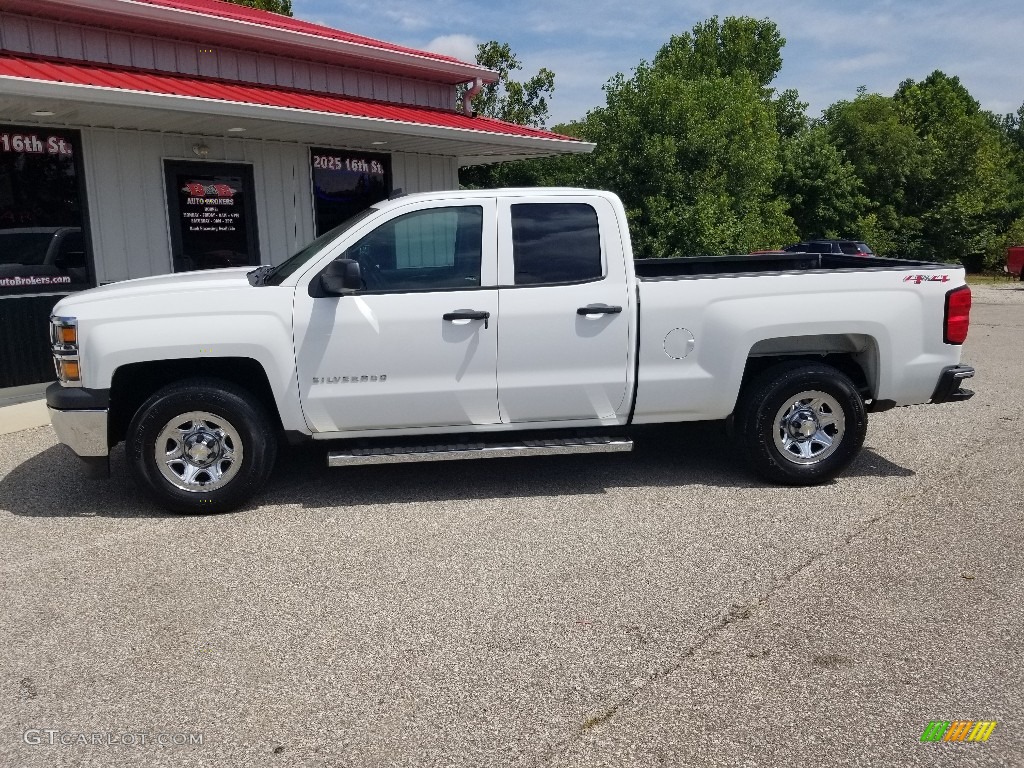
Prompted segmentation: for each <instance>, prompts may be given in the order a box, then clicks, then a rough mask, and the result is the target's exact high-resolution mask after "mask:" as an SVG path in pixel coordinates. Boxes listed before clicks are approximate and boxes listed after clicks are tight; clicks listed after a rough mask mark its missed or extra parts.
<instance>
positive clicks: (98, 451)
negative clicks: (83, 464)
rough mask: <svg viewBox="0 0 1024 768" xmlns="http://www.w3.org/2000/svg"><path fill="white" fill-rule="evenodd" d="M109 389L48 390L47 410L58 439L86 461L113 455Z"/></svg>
mask: <svg viewBox="0 0 1024 768" xmlns="http://www.w3.org/2000/svg"><path fill="white" fill-rule="evenodd" d="M109 404H110V390H107V389H82V388H80V387H62V386H61V385H60V384H51V385H50V386H49V387H47V389H46V407H47V409H48V410H49V411H50V423H51V424H53V429H54V431H55V432H56V433H57V438H58V439H59V440H60V441H61V442H62V443H64V445H66V446H68V448H70V449H71V450H72V451H74V452H75V453H76V454H78V456H80V457H81V458H83V459H97V458H103V457H105V456H107V455H109V453H110V445H109V441H108V439H107V421H108V414H109V410H110V409H109Z"/></svg>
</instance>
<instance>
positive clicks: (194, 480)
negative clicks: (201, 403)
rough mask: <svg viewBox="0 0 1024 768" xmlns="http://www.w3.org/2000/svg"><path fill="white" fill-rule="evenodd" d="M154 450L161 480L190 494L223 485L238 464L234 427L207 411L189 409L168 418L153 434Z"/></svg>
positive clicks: (239, 453) (239, 454) (239, 444)
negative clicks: (154, 439)
mask: <svg viewBox="0 0 1024 768" xmlns="http://www.w3.org/2000/svg"><path fill="white" fill-rule="evenodd" d="M154 453H155V456H154V458H155V459H156V465H157V467H159V469H160V474H161V475H163V477H164V479H165V480H167V482H169V483H170V484H171V485H173V486H174V487H175V488H180V489H181V490H183V491H189V492H190V493H206V492H209V491H215V490H217V489H218V488H223V487H224V486H225V485H227V484H228V483H229V482H231V479H232V478H233V477H234V476H235V475H236V474H238V470H239V468H240V467H241V466H242V440H241V438H239V436H238V430H237V429H235V427H234V425H232V424H231V422H230V421H228V420H227V419H225V418H224V417H222V416H217V415H216V414H213V413H209V412H208V411H190V412H189V413H183V414H181V415H180V416H175V417H174V418H173V419H171V420H170V421H168V422H167V423H166V424H165V425H164V428H163V429H161V430H160V433H159V434H158V435H157V438H156V443H155V446H154Z"/></svg>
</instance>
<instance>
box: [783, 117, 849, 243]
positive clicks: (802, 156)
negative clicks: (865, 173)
mask: <svg viewBox="0 0 1024 768" xmlns="http://www.w3.org/2000/svg"><path fill="white" fill-rule="evenodd" d="M781 153H782V173H781V175H780V177H779V193H780V195H781V197H782V198H783V199H784V200H786V201H787V202H788V203H789V213H790V215H791V216H792V217H793V221H794V222H795V223H796V227H797V230H798V231H799V232H800V237H801V238H814V237H851V236H853V235H860V230H861V227H862V225H863V224H864V220H863V217H864V215H865V214H866V213H867V207H868V199H867V198H866V197H865V196H864V194H863V191H862V190H863V184H862V183H861V180H860V179H859V178H858V177H857V172H856V169H855V168H854V167H853V164H852V163H850V162H849V161H848V160H846V158H845V157H844V156H843V154H842V152H841V151H840V150H839V148H838V147H836V145H835V144H834V143H833V142H832V139H831V137H830V136H829V135H828V131H827V129H826V128H825V127H824V126H815V127H813V128H810V129H808V130H805V131H802V132H800V133H798V134H797V135H795V136H792V137H788V138H783V140H782V147H781Z"/></svg>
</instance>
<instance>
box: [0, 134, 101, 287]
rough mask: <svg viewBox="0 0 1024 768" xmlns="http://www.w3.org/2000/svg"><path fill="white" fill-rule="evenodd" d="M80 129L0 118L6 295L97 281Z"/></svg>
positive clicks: (0, 264) (0, 229)
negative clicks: (88, 240) (89, 253)
mask: <svg viewBox="0 0 1024 768" xmlns="http://www.w3.org/2000/svg"><path fill="white" fill-rule="evenodd" d="M80 156H81V143H80V141H79V134H78V132H77V131H66V130H56V129H50V128H38V127H36V128H20V127H16V126H0V295H8V296H9V295H24V294H39V293H67V292H70V291H78V290H81V289H83V288H90V287H92V286H93V285H94V284H95V283H94V282H93V280H94V278H93V273H92V269H91V267H90V262H89V258H88V256H87V248H86V238H85V236H84V235H83V229H84V226H85V204H84V200H85V195H84V193H83V190H82V173H81V166H80Z"/></svg>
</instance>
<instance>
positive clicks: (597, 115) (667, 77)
mask: <svg viewBox="0 0 1024 768" xmlns="http://www.w3.org/2000/svg"><path fill="white" fill-rule="evenodd" d="M784 43H785V41H784V40H783V39H782V37H781V36H780V35H779V34H778V30H777V28H776V27H775V25H774V24H773V23H772V22H770V21H766V20H765V21H758V20H755V19H749V18H727V19H725V21H724V22H722V23H721V24H719V22H718V19H717V18H713V19H710V20H708V21H707V22H704V23H702V24H698V25H697V26H695V27H694V28H693V30H692V31H691V32H689V33H684V34H681V35H675V36H673V37H672V38H671V39H670V40H669V42H668V43H667V44H666V45H665V46H664V47H662V48H661V50H659V51H658V53H657V55H656V56H655V58H654V62H653V63H652V64H648V63H646V62H641V64H640V65H639V66H638V67H637V69H636V71H635V73H634V75H633V76H632V77H631V78H628V79H627V78H626V77H625V76H623V75H621V74H620V75H617V76H615V77H614V78H612V79H611V80H610V81H609V82H608V83H607V84H606V86H605V93H606V104H605V106H604V107H602V108H599V109H595V110H593V111H592V112H591V113H590V114H588V115H587V119H586V120H585V121H584V122H583V125H582V131H581V133H582V135H583V136H584V137H585V138H587V139H588V140H590V141H594V142H596V143H597V149H596V150H595V152H594V154H593V156H592V159H591V161H590V163H589V166H588V168H587V169H586V170H587V173H586V178H587V181H588V183H590V184H592V185H593V186H598V187H604V188H607V189H611V190H614V191H615V192H617V193H618V194H619V195H620V197H622V199H623V202H624V203H625V205H626V209H627V214H628V216H629V220H630V227H631V230H632V233H633V244H634V250H635V251H636V252H637V255H638V256H640V257H657V256H691V255H698V254H724V253H729V252H733V253H736V252H746V251H749V250H753V249H757V248H763V247H768V246H777V245H779V244H782V243H784V242H786V241H792V240H793V239H795V238H796V229H795V227H794V226H793V221H792V219H791V218H790V217H789V216H788V215H787V213H786V203H785V201H783V200H780V199H779V198H778V197H777V195H776V194H775V184H776V182H777V179H778V177H779V174H780V173H781V164H780V160H779V131H778V122H779V116H778V115H779V111H778V110H777V109H776V106H775V104H774V103H773V101H772V93H773V92H772V91H771V90H770V88H769V87H768V86H769V84H770V82H771V81H772V79H774V77H775V74H776V73H777V72H778V69H779V67H780V66H781V60H782V59H781V48H782V46H783V45H784Z"/></svg>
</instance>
